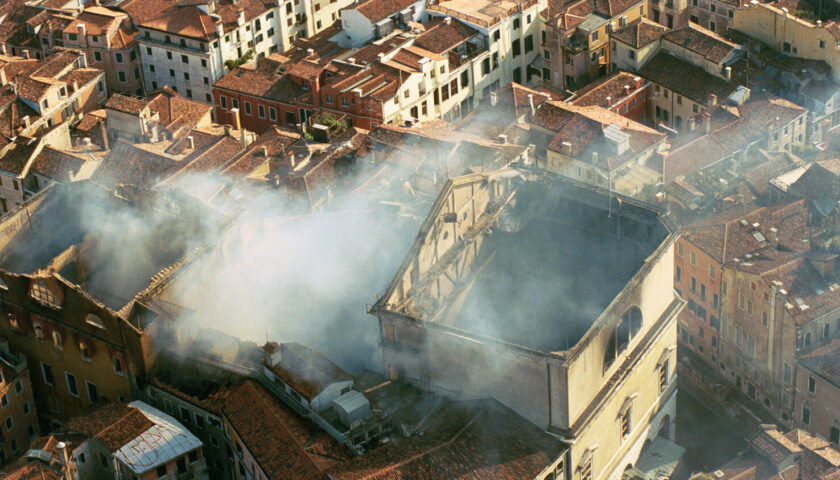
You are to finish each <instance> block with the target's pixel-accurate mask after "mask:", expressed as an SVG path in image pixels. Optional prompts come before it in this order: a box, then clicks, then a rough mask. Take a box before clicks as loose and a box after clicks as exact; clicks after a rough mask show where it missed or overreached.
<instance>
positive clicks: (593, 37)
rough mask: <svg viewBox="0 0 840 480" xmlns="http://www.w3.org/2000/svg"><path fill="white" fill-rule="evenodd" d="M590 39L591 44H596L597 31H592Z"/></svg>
mask: <svg viewBox="0 0 840 480" xmlns="http://www.w3.org/2000/svg"><path fill="white" fill-rule="evenodd" d="M591 38H592V41H593V42H597V41H598V31H597V30H596V31H594V32H592V35H591Z"/></svg>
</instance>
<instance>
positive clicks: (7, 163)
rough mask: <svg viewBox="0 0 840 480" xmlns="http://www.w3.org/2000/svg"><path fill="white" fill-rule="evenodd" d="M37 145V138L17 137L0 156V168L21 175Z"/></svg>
mask: <svg viewBox="0 0 840 480" xmlns="http://www.w3.org/2000/svg"><path fill="white" fill-rule="evenodd" d="M37 146H38V140H37V139H35V138H26V137H17V138H16V139H15V141H14V142H12V144H11V145H9V146H8V147H7V148H6V149H5V150H4V152H3V155H2V156H0V170H2V171H4V172H7V173H10V174H12V175H14V176H18V177H19V176H22V175H23V173H24V171H25V170H26V166H27V165H29V159H30V158H31V157H32V154H33V153H34V152H35V148H36V147H37Z"/></svg>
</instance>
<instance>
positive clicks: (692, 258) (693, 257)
mask: <svg viewBox="0 0 840 480" xmlns="http://www.w3.org/2000/svg"><path fill="white" fill-rule="evenodd" d="M688 257H689V259H690V261H691V264H692V265H694V266H696V265H697V254H696V253H695V252H694V251H693V250H692V251H691V252H688Z"/></svg>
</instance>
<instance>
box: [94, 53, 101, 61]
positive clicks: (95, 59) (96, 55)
mask: <svg viewBox="0 0 840 480" xmlns="http://www.w3.org/2000/svg"><path fill="white" fill-rule="evenodd" d="M93 61H94V62H101V61H102V53H101V52H98V51H94V52H93Z"/></svg>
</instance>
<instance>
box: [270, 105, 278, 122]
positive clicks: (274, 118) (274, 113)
mask: <svg viewBox="0 0 840 480" xmlns="http://www.w3.org/2000/svg"><path fill="white" fill-rule="evenodd" d="M268 119H269V120H271V121H272V122H276V121H277V109H275V108H274V107H268Z"/></svg>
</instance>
